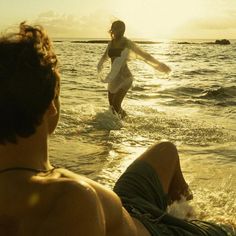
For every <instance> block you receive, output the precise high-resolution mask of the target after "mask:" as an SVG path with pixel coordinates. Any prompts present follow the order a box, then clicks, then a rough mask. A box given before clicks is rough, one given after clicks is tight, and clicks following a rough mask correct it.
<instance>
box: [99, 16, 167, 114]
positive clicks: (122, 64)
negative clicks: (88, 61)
mask: <svg viewBox="0 0 236 236" xmlns="http://www.w3.org/2000/svg"><path fill="white" fill-rule="evenodd" d="M109 32H110V35H111V41H110V42H109V43H108V46H107V48H106V51H105V53H104V54H103V56H102V57H101V59H100V61H99V63H98V65H97V69H98V73H100V72H101V70H102V68H103V63H104V62H105V61H106V60H107V59H108V58H110V59H111V63H112V66H111V71H110V73H109V74H108V75H107V76H106V78H105V79H104V80H103V82H106V83H108V100H109V104H110V107H111V109H112V111H113V112H114V113H115V112H116V113H118V114H119V115H120V116H121V118H123V117H124V116H125V115H126V113H125V111H124V110H123V109H122V107H121V103H122V101H123V99H124V97H125V95H126V93H127V92H128V90H129V88H130V87H131V85H132V82H133V76H132V74H131V72H130V70H129V68H128V66H127V60H128V59H129V53H130V51H132V52H133V53H135V54H136V55H137V56H139V57H141V58H142V59H143V60H144V61H145V62H147V63H148V64H150V65H152V66H153V67H154V68H155V69H157V70H158V71H160V72H164V73H169V72H170V71H171V70H170V68H169V67H168V66H167V65H165V64H164V63H162V62H160V61H158V60H157V59H155V58H154V57H153V56H151V55H150V54H149V53H147V52H145V51H143V50H142V49H140V48H139V47H138V46H137V45H136V44H135V43H134V42H132V41H131V40H129V39H127V38H126V37H124V33H125V24H124V22H122V21H120V20H117V21H114V22H113V23H112V25H111V29H110V31H109Z"/></svg>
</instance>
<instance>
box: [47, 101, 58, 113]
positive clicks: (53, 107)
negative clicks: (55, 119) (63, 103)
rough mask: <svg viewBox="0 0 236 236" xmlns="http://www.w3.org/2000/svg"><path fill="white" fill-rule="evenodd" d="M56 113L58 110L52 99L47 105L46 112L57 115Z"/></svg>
mask: <svg viewBox="0 0 236 236" xmlns="http://www.w3.org/2000/svg"><path fill="white" fill-rule="evenodd" d="M57 113H58V110H57V107H56V105H55V101H54V100H52V101H51V103H50V105H49V107H48V114H49V115H50V116H55V115H57Z"/></svg>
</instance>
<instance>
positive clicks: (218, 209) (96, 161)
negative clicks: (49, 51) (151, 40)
mask: <svg viewBox="0 0 236 236" xmlns="http://www.w3.org/2000/svg"><path fill="white" fill-rule="evenodd" d="M140 46H141V47H142V48H144V49H145V50H147V51H148V52H150V53H152V55H154V56H155V57H157V58H158V59H160V60H163V61H164V62H166V63H167V64H168V65H170V66H171V68H172V70H173V72H172V73H171V75H169V76H165V75H164V76H163V75H162V74H160V73H157V72H155V71H154V70H153V69H152V68H151V67H150V66H148V65H146V64H144V62H142V61H130V62H129V66H130V69H131V70H132V72H133V75H134V77H135V81H134V84H133V88H132V89H131V90H130V91H129V93H128V94H127V97H126V98H125V100H124V104H123V105H124V109H125V110H126V111H127V113H128V117H127V118H126V119H125V120H123V121H121V120H120V119H118V118H117V117H116V116H114V115H113V114H112V113H111V112H110V111H109V109H108V102H107V95H106V85H105V84H103V83H102V82H100V81H99V80H98V79H97V77H96V64H97V62H98V60H99V58H100V56H101V54H102V52H103V51H104V50H105V47H106V45H105V44H96V43H95V44H90V43H86V44H85V43H74V42H70V41H62V42H56V43H55V44H54V47H55V49H56V51H57V53H58V55H59V60H60V70H61V77H62V82H61V83H62V86H61V87H62V88H61V103H62V111H61V120H60V123H59V126H58V129H57V130H56V133H55V134H54V135H53V136H52V137H51V139H50V156H51V159H52V160H53V162H54V163H55V164H56V165H60V166H64V167H66V168H69V169H71V170H73V171H75V172H77V173H80V174H85V175H86V176H88V177H90V178H92V179H94V180H97V181H99V182H100V183H102V184H105V185H106V186H107V187H109V188H112V186H113V184H114V182H115V180H116V179H117V178H118V177H119V175H120V174H121V173H122V172H123V171H124V170H125V168H126V167H127V166H128V165H129V164H130V163H131V162H132V161H133V160H134V159H135V158H136V157H137V156H138V155H140V153H142V152H143V151H144V150H145V149H146V148H147V147H148V146H149V145H151V144H153V143H155V142H159V141H162V140H169V141H172V142H174V143H175V144H176V145H177V148H178V150H179V153H180V159H181V164H182V170H183V172H184V174H185V176H186V180H187V182H188V183H189V184H190V187H191V189H192V191H193V193H194V200H193V201H192V202H191V204H190V205H191V206H193V207H194V210H195V216H197V217H198V218H201V219H207V220H213V221H215V222H225V223H230V224H234V225H236V220H235V213H236V200H235V199H236V121H235V115H236V109H235V107H236V106H235V105H236V83H235V82H236V63H235V57H236V42H232V44H231V45H227V46H222V45H211V44H202V43H194V44H177V43H176V42H163V43H160V44H150V45H148V44H145V45H140ZM108 68H109V63H108V64H107V70H108Z"/></svg>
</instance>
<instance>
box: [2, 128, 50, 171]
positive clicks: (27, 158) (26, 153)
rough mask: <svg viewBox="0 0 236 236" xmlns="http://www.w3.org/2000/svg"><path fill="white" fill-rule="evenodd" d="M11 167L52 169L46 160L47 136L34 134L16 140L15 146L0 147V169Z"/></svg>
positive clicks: (10, 144)
mask: <svg viewBox="0 0 236 236" xmlns="http://www.w3.org/2000/svg"><path fill="white" fill-rule="evenodd" d="M12 167H27V168H34V169H42V170H47V169H50V168H52V166H51V165H50V163H49V160H48V144H47V136H46V135H42V133H40V132H36V134H34V135H32V136H31V137H29V138H18V140H17V144H12V143H7V144H5V145H0V169H6V168H12Z"/></svg>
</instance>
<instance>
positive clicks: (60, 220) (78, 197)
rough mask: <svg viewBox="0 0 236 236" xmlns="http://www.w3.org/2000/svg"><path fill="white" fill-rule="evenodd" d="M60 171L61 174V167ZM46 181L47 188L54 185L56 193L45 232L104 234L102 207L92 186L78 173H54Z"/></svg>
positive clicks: (56, 233) (52, 187)
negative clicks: (63, 174)
mask: <svg viewBox="0 0 236 236" xmlns="http://www.w3.org/2000/svg"><path fill="white" fill-rule="evenodd" d="M58 173H59V174H60V171H59V172H58ZM58 173H55V174H56V175H57V174H58ZM44 181H45V182H44V184H45V183H46V185H48V189H47V190H46V189H45V191H50V189H53V190H52V191H53V192H54V193H55V194H54V199H53V203H52V205H51V207H50V211H49V214H48V215H47V216H46V218H45V220H44V221H43V224H42V233H44V232H47V233H48V235H51V234H52V235H71V236H73V235H88V236H89V235H91V236H92V235H105V233H104V228H105V223H104V216H103V210H102V206H101V203H100V201H99V198H98V196H97V193H96V191H95V190H94V189H93V187H91V186H90V185H89V184H87V183H86V182H85V181H83V180H80V178H79V176H78V178H77V179H70V178H68V177H66V176H62V175H61V176H60V177H59V176H57V177H55V176H52V177H47V178H45V179H44ZM46 194H47V192H46ZM89 225H93V227H92V228H91V227H89ZM50 233H51V234H50Z"/></svg>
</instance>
